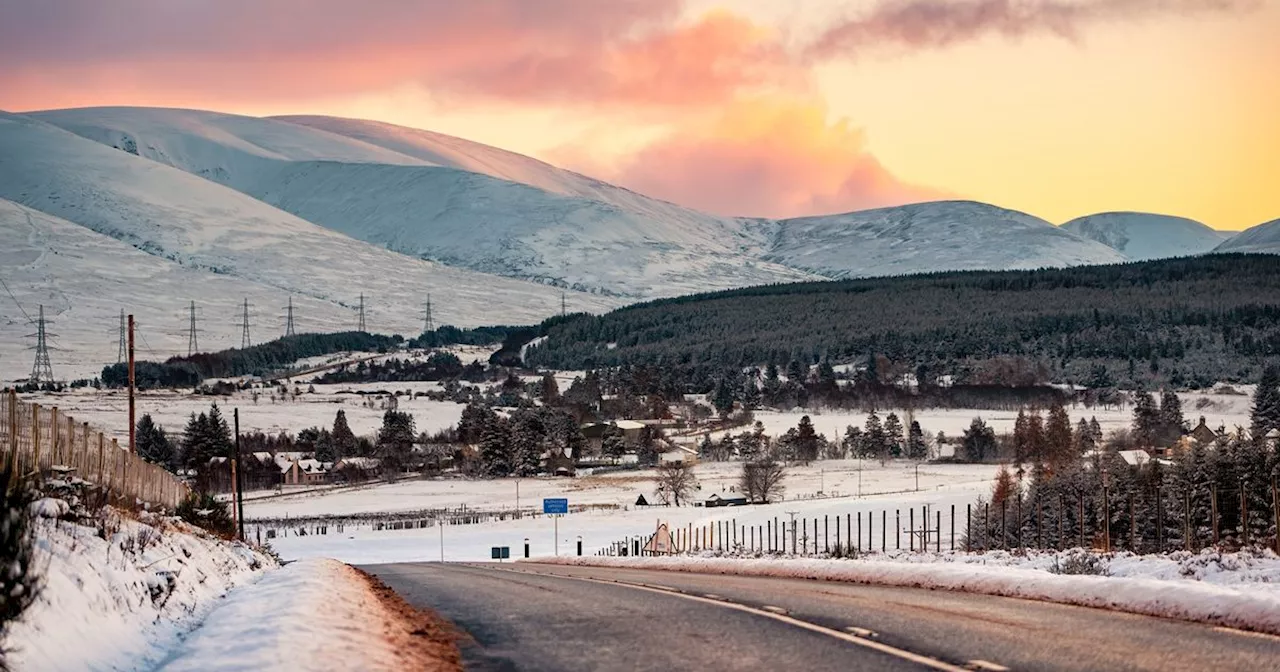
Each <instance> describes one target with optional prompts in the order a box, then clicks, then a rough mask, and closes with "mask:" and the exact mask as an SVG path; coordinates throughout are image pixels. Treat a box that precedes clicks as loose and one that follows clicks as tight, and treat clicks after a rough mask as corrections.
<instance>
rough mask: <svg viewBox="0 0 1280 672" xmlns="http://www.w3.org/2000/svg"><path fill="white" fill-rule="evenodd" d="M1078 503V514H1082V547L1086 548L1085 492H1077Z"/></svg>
mask: <svg viewBox="0 0 1280 672" xmlns="http://www.w3.org/2000/svg"><path fill="white" fill-rule="evenodd" d="M1076 504H1078V505H1079V506H1080V510H1079V511H1078V514H1079V516H1080V548H1084V547H1085V545H1084V493H1083V492H1078V493H1076Z"/></svg>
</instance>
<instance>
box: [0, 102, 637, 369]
mask: <svg viewBox="0 0 1280 672" xmlns="http://www.w3.org/2000/svg"><path fill="white" fill-rule="evenodd" d="M0 199H5V200H6V201H7V202H6V203H4V204H3V208H2V209H0V231H2V234H3V240H4V241H5V245H4V251H3V254H4V257H3V259H4V264H3V266H2V267H3V269H4V279H5V282H6V284H7V285H8V286H9V288H10V289H11V290H12V291H13V293H14V294H15V296H16V297H17V301H18V302H19V303H20V304H21V305H22V306H23V308H24V309H26V310H27V312H28V313H32V314H33V313H34V311H33V310H32V307H33V306H34V305H37V304H41V303H45V304H47V305H48V306H49V308H47V309H46V312H47V313H49V316H50V317H51V318H53V319H55V320H57V322H58V325H57V327H56V328H55V331H58V333H60V334H62V335H63V338H65V339H69V340H68V341H67V342H69V343H71V344H74V345H76V347H75V348H74V350H75V351H76V352H77V353H78V354H77V355H76V357H82V358H84V360H83V361H94V362H96V367H100V366H101V364H102V363H104V362H105V361H115V360H114V357H115V355H116V339H115V328H116V325H117V324H118V318H119V312H120V310H121V309H125V310H126V311H133V312H135V314H138V315H139V319H140V320H142V321H143V322H144V326H145V324H152V325H154V327H153V328H154V329H155V331H152V332H150V333H148V332H147V331H144V332H143V334H144V337H146V338H147V339H148V341H149V342H150V348H151V349H153V350H155V351H156V354H158V355H160V356H166V357H167V356H169V355H173V354H176V353H178V352H183V353H185V346H186V339H185V335H183V334H182V330H183V327H184V325H185V323H186V322H185V317H184V313H183V312H182V310H181V308H182V306H184V305H186V303H187V301H190V300H195V301H196V302H197V304H198V305H201V306H202V307H203V310H204V314H205V317H206V319H207V320H209V323H208V324H206V325H204V327H205V328H206V329H208V330H209V331H210V336H209V338H210V340H207V341H202V343H201V345H202V346H204V347H205V348H209V349H212V348H222V347H228V346H231V345H239V338H238V335H239V331H238V327H235V326H234V325H235V324H236V323H238V320H237V312H236V310H235V306H236V305H237V304H239V303H241V302H242V301H243V299H244V298H246V297H247V298H249V301H250V303H251V304H255V307H254V311H253V312H254V315H255V316H256V317H253V316H251V318H252V319H251V322H256V323H257V324H258V325H260V326H259V328H261V329H263V332H262V333H263V335H264V337H265V336H266V335H267V334H270V335H271V336H272V337H274V336H275V335H276V334H278V333H279V331H280V326H281V322H280V317H279V316H280V315H281V314H282V312H283V311H282V310H281V306H284V305H285V303H286V302H287V300H288V298H289V297H290V296H293V297H294V302H295V305H296V306H297V307H298V308H297V309H298V322H299V327H300V328H301V329H304V330H308V329H319V330H336V329H340V328H344V327H345V328H353V327H354V326H355V324H356V316H355V309H356V306H357V304H358V302H359V296H360V294H361V293H363V294H364V295H365V296H366V313H367V319H366V321H367V323H368V325H369V327H370V329H372V330H375V331H380V332H394V333H405V334H411V333H416V332H417V331H418V330H420V328H421V321H420V319H419V317H418V315H419V311H420V310H421V307H422V303H423V301H424V299H425V295H426V293H427V292H432V293H433V309H434V313H435V315H434V317H435V319H436V322H437V323H438V324H446V323H447V324H455V325H458V326H473V325H479V324H493V323H495V322H507V323H519V322H529V321H535V320H540V319H542V318H545V317H547V316H549V315H552V314H555V313H557V312H559V310H560V300H561V292H560V290H558V289H555V288H552V287H547V286H545V285H540V284H537V283H530V282H525V281H521V280H516V279H511V278H502V277H497V276H492V275H485V274H481V273H476V272H473V271H469V270H465V269H459V268H453V267H449V266H446V265H442V264H438V263H433V262H428V261H422V260H419V259H414V258H411V257H406V256H404V255H401V254H397V253H395V252H391V251H388V250H386V249H383V248H381V247H378V246H375V245H371V244H368V243H364V242H361V241H357V240H353V239H351V238H349V237H347V236H344V235H342V234H340V233H337V232H334V231H331V230H329V229H326V228H323V227H320V226H317V225H315V224H312V223H311V222H308V221H305V220H303V219H300V218H298V217H296V216H294V215H291V214H289V213H287V212H284V211H281V210H279V209H276V208H273V207H271V206H270V205H268V204H266V203H264V202H262V201H260V200H257V199H254V198H251V197H249V196H247V195H245V194H243V193H240V192H238V191H235V190H233V189H230V188H228V187H224V186H221V185H219V184H216V183H214V182H212V181H209V180H206V179H202V178H200V177H197V176H195V175H191V174H189V173H186V172H183V171H181V170H177V169H175V168H172V167H169V166H166V165H163V164H161V163H158V162H156V161H151V160H148V159H144V158H140V157H138V156H132V155H130V153H128V152H125V151H118V150H116V149H112V148H110V147H107V146H104V145H102V144H99V143H97V142H92V141H89V140H86V139H84V138H82V137H79V136H77V135H73V134H72V133H69V132H67V131H65V130H62V129H60V128H57V127H54V126H52V125H50V124H47V123H44V122H42V121H39V120H36V119H33V118H30V117H27V116H23V115H12V114H5V113H0ZM21 206H25V207H21ZM0 299H2V300H3V301H4V302H5V303H6V304H7V305H8V308H6V309H5V310H4V311H3V315H4V316H5V318H4V319H3V321H0V358H2V359H0V376H2V377H4V378H12V377H19V376H23V375H25V374H26V373H28V372H29V370H30V362H29V361H27V360H28V359H29V354H30V353H27V352H25V348H26V346H28V345H30V339H28V338H26V334H28V333H30V332H31V331H32V329H31V326H30V325H29V324H26V322H25V318H23V317H22V316H21V314H20V311H18V310H17V308H16V307H15V306H14V305H13V302H12V300H11V299H10V298H9V297H7V296H6V297H0ZM566 300H567V302H568V305H569V308H570V309H571V310H588V311H593V312H598V311H602V310H607V309H608V308H611V307H614V306H616V305H619V304H620V303H621V301H619V300H617V299H614V298H611V297H602V296H596V295H591V294H585V293H579V292H569V293H568V296H567V297H566ZM166 330H167V331H166ZM170 332H172V333H170ZM77 334H81V335H85V334H88V335H90V336H83V337H82V336H77ZM153 334H154V336H153ZM173 334H177V335H176V336H174V335H173ZM228 334H234V336H227V337H224V336H225V335H228ZM95 339H97V340H95ZM174 339H178V340H174ZM179 342H180V346H178V345H177V344H178V343H179ZM94 343H97V346H96V348H100V349H95V346H94V345H93V344H94ZM65 344H66V342H64V345H65ZM82 353H88V354H82ZM57 363H58V362H57V357H55V365H57ZM92 368H93V367H91V369H92ZM59 375H62V374H59Z"/></svg>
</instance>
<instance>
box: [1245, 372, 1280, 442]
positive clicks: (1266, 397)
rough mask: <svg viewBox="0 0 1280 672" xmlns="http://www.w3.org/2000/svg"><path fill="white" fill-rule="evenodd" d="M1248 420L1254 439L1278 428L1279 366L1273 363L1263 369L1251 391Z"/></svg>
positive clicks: (1279, 412) (1279, 403)
mask: <svg viewBox="0 0 1280 672" xmlns="http://www.w3.org/2000/svg"><path fill="white" fill-rule="evenodd" d="M1250 421H1251V424H1250V429H1249V433H1250V435H1251V436H1252V437H1253V438H1254V439H1256V440H1260V439H1262V438H1263V437H1265V436H1266V435H1267V434H1268V433H1270V432H1271V431H1272V430H1276V429H1280V366H1277V365H1274V364H1273V365H1270V366H1268V367H1267V368H1265V369H1263V371H1262V378H1261V380H1259V381H1258V389H1257V390H1255V391H1254V393H1253V412H1252V414H1251V416H1250Z"/></svg>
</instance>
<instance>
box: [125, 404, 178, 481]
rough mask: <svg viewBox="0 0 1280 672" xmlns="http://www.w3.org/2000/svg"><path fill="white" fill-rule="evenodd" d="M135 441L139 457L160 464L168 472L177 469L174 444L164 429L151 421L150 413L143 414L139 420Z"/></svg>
mask: <svg viewBox="0 0 1280 672" xmlns="http://www.w3.org/2000/svg"><path fill="white" fill-rule="evenodd" d="M134 440H135V441H136V444H137V448H138V456H139V457H141V458H142V459H144V460H146V461H148V462H151V463H152V464H158V465H160V466H161V467H163V468H164V469H166V470H168V471H173V470H174V469H175V468H176V466H177V465H176V460H175V456H174V454H173V444H172V443H171V442H170V441H169V436H168V435H167V434H165V431H164V428H163V427H161V426H159V425H157V424H156V423H155V421H154V420H152V419H151V414H150V413H145V414H143V416H142V418H140V419H139V420H138V425H137V430H136V432H135V438H134Z"/></svg>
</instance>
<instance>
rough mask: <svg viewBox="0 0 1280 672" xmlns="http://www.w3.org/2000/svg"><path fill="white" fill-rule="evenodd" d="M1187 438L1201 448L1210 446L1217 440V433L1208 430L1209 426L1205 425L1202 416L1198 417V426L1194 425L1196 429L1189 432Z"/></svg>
mask: <svg viewBox="0 0 1280 672" xmlns="http://www.w3.org/2000/svg"><path fill="white" fill-rule="evenodd" d="M1189 436H1190V437H1191V438H1193V439H1195V440H1196V441H1197V442H1198V443H1199V444H1200V445H1202V446H1208V445H1212V444H1213V442H1215V441H1217V440H1218V433H1217V432H1215V431H1213V430H1212V429H1209V425H1208V424H1207V423H1205V421H1204V416H1203V415H1202V416H1200V424H1198V425H1196V428H1195V429H1193V430H1191V433H1190V435H1189Z"/></svg>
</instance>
